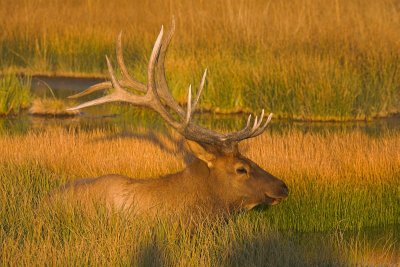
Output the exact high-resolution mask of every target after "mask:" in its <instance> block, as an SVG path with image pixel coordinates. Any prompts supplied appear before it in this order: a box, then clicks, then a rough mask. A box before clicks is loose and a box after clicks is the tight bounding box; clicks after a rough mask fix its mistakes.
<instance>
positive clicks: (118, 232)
mask: <svg viewBox="0 0 400 267" xmlns="http://www.w3.org/2000/svg"><path fill="white" fill-rule="evenodd" d="M172 17H174V18H175V21H176V31H175V36H174V38H173V40H172V44H171V47H170V49H169V52H168V55H167V59H166V72H167V75H166V76H167V79H168V83H169V86H170V88H171V90H172V93H173V95H174V97H176V99H177V100H178V102H179V103H183V104H184V103H185V102H186V95H187V87H188V85H189V83H191V84H193V85H197V84H198V83H199V81H200V78H201V74H202V72H203V71H204V69H205V68H208V78H207V84H206V87H205V91H204V93H203V96H202V99H201V101H200V111H206V110H209V111H211V113H209V114H208V115H209V116H213V115H212V114H214V113H228V114H231V113H242V112H246V113H247V112H252V113H255V112H259V111H260V110H261V109H262V108H263V109H265V110H266V111H267V112H273V113H274V117H273V124H272V127H275V125H274V124H275V123H276V121H277V122H278V123H277V124H279V123H280V122H282V121H284V120H279V119H289V121H297V120H299V121H323V122H324V123H322V124H321V127H320V128H321V129H323V130H321V131H319V132H317V131H308V130H306V129H307V126H306V127H304V128H302V129H300V130H299V129H297V128H296V127H293V128H289V129H287V128H285V129H284V130H279V129H278V130H276V129H274V130H271V131H270V130H268V131H267V132H266V133H265V134H263V135H261V136H259V137H257V138H255V139H251V140H248V141H245V142H243V143H242V144H241V145H242V146H241V149H242V151H243V153H244V154H245V155H247V156H248V157H249V158H251V159H252V160H254V161H255V162H256V163H258V164H259V165H260V166H262V167H263V168H265V169H266V170H268V171H269V172H271V173H272V174H273V175H275V176H277V177H279V178H281V179H282V180H284V181H285V182H286V183H287V185H288V186H289V188H290V196H289V198H288V199H287V200H285V201H284V202H282V203H281V204H279V205H277V206H272V207H261V208H257V209H255V210H252V211H249V212H244V213H241V214H239V215H234V216H232V217H231V218H229V219H228V220H220V221H219V220H216V221H204V223H203V224H199V225H197V227H195V228H186V226H185V225H181V224H179V223H171V222H168V221H166V220H164V219H162V218H159V219H158V220H155V221H148V220H143V219H141V218H127V217H125V216H123V215H122V214H112V215H110V214H108V213H107V212H105V210H104V207H101V206H99V207H96V208H97V209H96V210H95V211H92V212H87V211H85V210H82V209H81V207H76V206H71V205H68V204H65V205H62V206H59V207H58V206H55V207H54V206H53V207H49V206H47V205H46V204H45V201H44V199H45V198H46V196H47V195H48V194H49V192H51V190H53V189H55V188H57V187H59V186H60V185H62V184H64V183H65V182H67V181H71V180H74V179H78V178H82V177H93V176H99V175H103V174H107V173H118V174H123V175H128V176H131V177H136V178H147V177H155V176H159V175H163V174H167V173H172V172H176V171H179V170H181V169H182V168H183V167H184V164H185V162H186V161H187V160H188V158H190V156H189V155H188V154H187V152H186V151H185V150H184V149H183V147H182V142H181V141H182V140H181V139H179V138H178V137H176V136H175V135H174V134H172V133H169V134H167V133H168V131H167V130H166V129H165V128H164V127H163V126H162V125H163V122H162V121H161V119H160V118H159V117H157V116H153V115H150V116H149V115H148V113H147V112H142V111H140V112H135V115H134V116H132V111H131V110H132V107H128V106H118V105H112V106H111V107H106V109H107V111H106V112H104V110H102V109H101V108H100V109H92V110H89V112H88V114H89V116H86V117H85V116H78V117H75V118H73V119H69V120H70V121H69V122H68V123H69V124H68V126H65V125H64V124H63V123H61V122H60V121H56V120H50V119H49V118H43V117H32V116H28V115H27V114H26V113H22V114H21V110H25V109H28V108H29V107H30V108H31V113H35V112H36V113H40V114H43V113H45V111H49V110H53V111H52V112H51V114H54V113H60V114H63V115H66V114H65V113H63V112H62V111H63V110H64V109H65V105H72V103H67V102H64V99H62V100H60V99H57V97H56V96H55V95H56V94H57V92H55V94H54V93H53V91H52V88H50V90H49V92H48V94H49V95H50V94H51V95H52V97H48V98H45V99H34V97H33V96H34V94H33V93H32V92H30V90H29V88H30V87H31V83H32V79H33V78H32V77H34V76H35V75H39V74H40V75H48V76H70V77H77V78H79V77H101V78H107V77H108V74H107V69H106V61H105V58H104V56H105V55H109V56H110V57H111V60H112V61H113V63H114V64H115V39H116V37H117V35H118V33H119V32H120V31H122V32H123V47H124V56H125V61H126V63H127V65H128V68H129V71H130V72H131V74H132V76H133V77H135V78H137V79H138V80H140V81H143V82H144V81H145V80H146V68H147V63H148V57H149V55H150V52H151V49H152V46H153V43H154V40H155V38H156V36H157V34H158V32H159V30H160V27H161V25H164V26H165V28H166V30H168V29H169V28H170V24H171V19H172ZM0 29H1V31H0V59H1V60H0V115H1V116H2V117H1V118H0V181H1V183H0V265H2V266H43V265H53V266H67V265H68V266H70V265H72V266H74V265H77V266H82V265H95V266H97V265H103V266H104V265H105V266H128V265H129V266H354V265H356V266H375V265H383V266H386V265H387V266H392V265H393V266H397V265H399V264H400V243H399V242H400V241H399V240H400V230H399V225H400V215H399V214H400V208H399V207H400V183H399V181H400V171H399V170H400V153H399V151H400V131H399V130H397V129H398V127H397V128H396V127H394V129H396V130H382V128H384V127H381V128H378V129H376V130H375V131H374V132H373V133H367V132H366V131H361V130H360V129H358V128H357V127H353V124H351V123H348V121H353V123H354V121H361V120H363V121H364V120H366V121H369V120H375V119H379V118H382V117H386V118H387V117H391V116H396V115H397V116H398V115H399V114H400V68H399V67H400V53H399V51H400V5H399V3H398V1H396V0H380V1H374V0H348V1H344V0H335V1H328V0H319V1H317V0H291V1H285V0H276V1H263V0H255V1H246V0H237V1H234V0H215V1H190V0H183V1H178V0H167V1H161V0H153V1H150V0H143V1H140V0H116V1H106V0H82V1H58V0H46V1H44V0H33V1H28V0H21V1H14V0H0ZM115 65H116V64H115ZM62 89H65V88H62ZM66 89H68V88H66ZM79 101H81V100H78V101H77V102H79ZM90 112H92V113H90ZM110 113H112V114H119V116H116V117H115V118H111V117H110V116H109V114H110ZM16 114H19V117H18V116H16ZM210 114H211V115H210ZM3 115H6V116H7V115H11V116H8V117H5V116H3ZM103 115H106V116H105V117H102V118H101V119H99V118H100V117H101V116H103ZM204 115H206V114H202V115H201V116H198V118H197V119H198V120H199V121H200V124H203V125H205V124H207V127H210V128H213V129H215V128H217V129H219V130H222V131H227V130H229V129H231V128H235V129H238V128H239V127H240V126H242V120H239V119H237V118H236V117H230V118H228V119H226V120H218V122H214V121H213V122H211V123H210V122H209V121H208V119H207V118H204V117H205V116H204ZM196 116H197V115H196ZM22 117H24V118H23V119H21V118H22ZM127 118H130V119H129V120H128V119H127ZM132 118H133V119H132ZM232 118H234V119H232ZM64 121H67V120H64ZM128 121H129V122H128ZM326 121H342V122H343V121H344V122H347V123H343V124H341V125H343V128H345V129H346V130H343V131H341V130H339V131H331V130H329V129H330V128H329V129H328V123H326ZM115 122H117V123H115ZM314 123H315V122H314ZM396 123H398V119H397V120H396ZM54 125H56V126H55V127H54ZM60 125H62V126H60ZM314 125H315V124H314ZM146 129H151V130H152V131H149V130H146Z"/></svg>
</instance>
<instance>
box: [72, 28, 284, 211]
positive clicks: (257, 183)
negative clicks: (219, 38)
mask: <svg viewBox="0 0 400 267" xmlns="http://www.w3.org/2000/svg"><path fill="white" fill-rule="evenodd" d="M174 29H175V23H174V21H173V23H172V29H171V31H170V32H169V34H168V35H167V36H166V37H165V38H163V36H164V29H163V28H161V31H160V33H159V35H158V37H157V39H156V41H155V44H154V47H153V50H152V53H151V56H150V60H149V64H148V69H147V76H148V77H147V78H148V80H147V84H143V83H141V82H139V81H137V80H135V79H134V78H132V77H131V76H130V75H129V73H128V71H127V68H126V66H125V63H124V60H123V55H122V45H121V34H120V35H119V36H118V39H117V49H116V54H117V61H118V65H119V68H120V70H121V74H122V78H121V79H120V80H118V79H117V78H116V77H115V75H114V70H113V67H112V66H111V64H110V61H109V59H108V57H107V56H106V60H107V66H108V70H109V74H110V77H111V81H110V82H103V83H99V84H96V85H94V86H92V87H90V88H88V89H87V90H85V91H83V92H81V93H79V94H76V95H74V96H71V97H70V98H77V97H81V96H84V95H87V94H90V93H92V92H95V91H98V90H104V89H111V88H112V89H113V91H112V92H111V93H109V94H108V95H105V96H103V97H100V98H98V99H95V100H92V101H88V102H85V103H83V104H81V105H78V106H76V107H74V108H71V109H70V110H76V109H81V108H85V107H89V106H94V105H99V104H104V103H109V102H127V103H130V104H132V105H134V106H141V107H146V108H150V109H152V110H154V111H155V112H157V113H158V114H160V116H161V117H162V118H163V119H164V120H165V122H166V123H167V124H168V125H169V126H171V127H172V128H173V129H175V130H176V131H177V132H178V133H179V134H181V135H182V136H183V137H184V138H185V139H186V140H187V143H188V146H189V148H190V150H191V151H192V152H193V154H194V155H195V156H196V157H197V164H195V165H196V167H191V166H190V165H189V166H188V168H187V170H188V171H189V172H190V171H192V172H193V175H189V176H190V177H196V175H198V173H199V172H202V173H203V174H204V175H205V176H207V177H208V178H209V180H210V179H211V180H212V182H211V184H212V186H211V187H212V189H211V190H213V192H214V193H215V195H216V196H218V197H219V198H220V199H221V201H222V202H224V203H226V205H227V206H229V207H230V208H231V209H251V208H253V207H254V206H256V205H258V204H263V203H264V204H272V205H273V204H277V203H279V202H280V201H281V200H283V199H285V198H286V197H287V196H288V188H287V186H286V185H285V183H284V182H283V181H281V180H279V179H278V178H276V177H274V176H273V175H271V174H270V173H268V172H266V171H265V170H263V169H262V168H261V167H259V166H258V165H257V164H256V163H254V162H253V161H251V160H250V159H248V158H246V157H244V156H243V155H241V154H240V152H239V150H238V143H239V142H240V141H242V140H244V139H248V138H253V137H256V136H258V135H260V134H262V133H263V132H264V130H265V128H266V127H267V125H268V123H269V122H270V120H271V117H272V113H271V114H269V116H268V117H267V118H266V119H265V117H264V110H262V112H261V115H260V117H258V116H256V117H255V118H254V119H252V116H251V115H249V117H248V119H247V124H246V126H245V127H244V128H243V129H242V130H240V131H237V132H231V133H220V132H216V131H213V130H210V129H206V128H204V127H202V126H200V125H197V124H195V123H194V122H193V120H192V117H193V113H194V110H195V108H196V105H197V103H198V101H199V99H200V95H201V93H202V90H203V87H204V84H205V78H206V75H207V69H206V70H205V72H204V74H203V77H202V80H201V83H200V85H199V87H198V90H197V94H196V96H195V98H194V99H193V98H192V87H191V86H189V89H188V96H187V107H186V109H184V108H183V107H182V106H180V105H179V104H178V103H177V101H176V100H175V99H174V98H173V97H172V95H171V93H170V90H169V89H168V85H167V81H166V78H165V71H164V60H165V55H166V52H167V49H168V46H169V44H170V41H171V38H172V35H173V33H174ZM126 89H129V91H127V90H126ZM134 92H140V93H139V94H135V93H134ZM199 166H200V167H199ZM191 168H192V169H191ZM199 168H200V169H202V170H201V171H199ZM181 176H182V175H181Z"/></svg>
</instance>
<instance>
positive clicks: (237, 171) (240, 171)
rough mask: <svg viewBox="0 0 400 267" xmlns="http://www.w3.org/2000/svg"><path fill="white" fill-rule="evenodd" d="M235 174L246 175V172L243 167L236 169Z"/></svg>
mask: <svg viewBox="0 0 400 267" xmlns="http://www.w3.org/2000/svg"><path fill="white" fill-rule="evenodd" d="M236 173H237V174H247V170H246V168H244V167H239V168H237V169H236Z"/></svg>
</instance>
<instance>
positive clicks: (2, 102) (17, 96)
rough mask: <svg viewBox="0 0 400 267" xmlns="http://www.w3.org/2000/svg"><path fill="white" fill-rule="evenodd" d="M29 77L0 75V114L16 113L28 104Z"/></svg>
mask: <svg viewBox="0 0 400 267" xmlns="http://www.w3.org/2000/svg"><path fill="white" fill-rule="evenodd" d="M30 87H31V79H30V77H24V78H22V77H19V76H17V75H12V74H7V75H4V76H0V116H1V115H9V114H17V113H19V112H20V111H21V110H22V109H26V108H28V106H29V104H30Z"/></svg>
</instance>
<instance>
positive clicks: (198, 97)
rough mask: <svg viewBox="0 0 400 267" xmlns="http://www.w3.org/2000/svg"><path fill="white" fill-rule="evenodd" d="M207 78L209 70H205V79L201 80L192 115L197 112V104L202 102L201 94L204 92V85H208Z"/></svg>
mask: <svg viewBox="0 0 400 267" xmlns="http://www.w3.org/2000/svg"><path fill="white" fill-rule="evenodd" d="M206 77H207V68H206V69H205V70H204V73H203V77H202V78H201V82H200V85H199V90H198V91H197V95H196V98H195V100H194V103H193V109H192V114H193V112H194V111H195V110H196V106H197V103H198V102H199V100H200V96H201V93H202V92H203V88H204V85H205V84H206Z"/></svg>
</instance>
